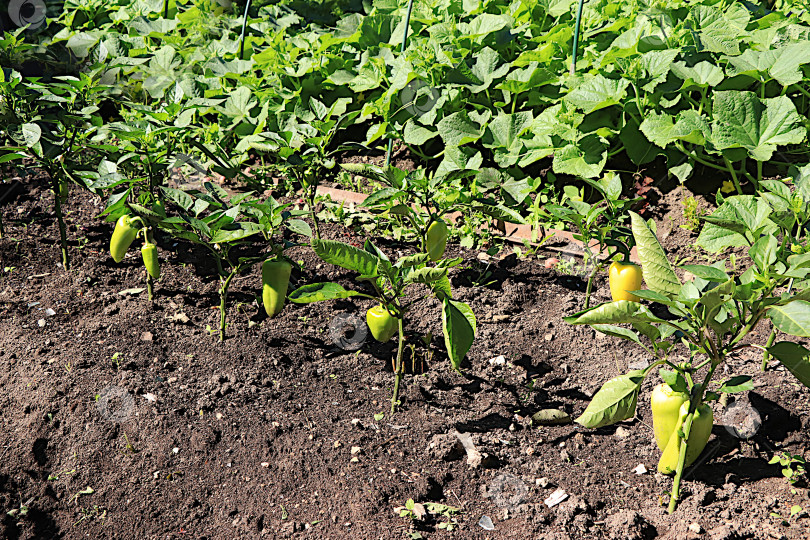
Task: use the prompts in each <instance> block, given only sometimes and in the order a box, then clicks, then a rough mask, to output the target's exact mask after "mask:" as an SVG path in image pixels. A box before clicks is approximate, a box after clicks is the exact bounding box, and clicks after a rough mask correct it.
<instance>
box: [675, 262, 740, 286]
mask: <svg viewBox="0 0 810 540" xmlns="http://www.w3.org/2000/svg"><path fill="white" fill-rule="evenodd" d="M680 268H681V270H686V271H687V272H690V273H691V274H693V275H694V276H696V277H699V278H701V279H705V280H707V281H716V282H718V283H721V282H725V281H728V279H729V278H728V274H726V273H725V272H723V271H722V270H720V269H719V268H715V267H714V266H706V265H704V264H684V265H681V266H680Z"/></svg>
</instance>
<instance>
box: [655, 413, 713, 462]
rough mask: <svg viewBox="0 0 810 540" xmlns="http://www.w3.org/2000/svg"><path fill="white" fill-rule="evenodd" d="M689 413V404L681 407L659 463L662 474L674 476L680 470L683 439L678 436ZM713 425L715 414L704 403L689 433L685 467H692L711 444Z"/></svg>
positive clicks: (696, 414)
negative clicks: (679, 461)
mask: <svg viewBox="0 0 810 540" xmlns="http://www.w3.org/2000/svg"><path fill="white" fill-rule="evenodd" d="M688 413H689V402H688V401H687V402H686V403H684V404H682V405H681V408H680V416H679V417H678V423H677V425H676V426H675V430H674V431H673V433H672V435H671V436H670V438H669V442H668V443H667V447H666V448H665V449H664V453H663V454H661V459H660V460H659V461H658V472H660V473H662V474H672V473H674V472H675V471H676V470H677V468H678V459H679V457H680V454H681V442H682V439H681V437H680V436H679V435H678V431H679V430H681V429H682V428H683V423H684V420H686V416H687V414H688ZM712 425H714V414H713V413H712V409H711V407H709V406H708V405H706V404H705V403H703V404H702V405H700V406H699V407H698V408H697V410H696V411H695V416H694V418H693V420H692V428H691V430H690V432H689V443H688V446H687V447H686V461H685V462H684V467H688V466H690V465H691V464H692V463H694V462H695V460H696V459H697V458H698V456H700V453H701V452H703V449H704V448H706V443H708V442H709V437H710V436H711V434H712Z"/></svg>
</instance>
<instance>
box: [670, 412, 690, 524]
mask: <svg viewBox="0 0 810 540" xmlns="http://www.w3.org/2000/svg"><path fill="white" fill-rule="evenodd" d="M694 418H695V412H694V411H692V412H690V413H689V414H687V415H686V419H685V420H684V422H683V428H682V429H683V437H684V438H683V442H682V443H681V449H680V450H681V452H680V454H679V455H678V468H677V469H675V478H673V480H672V495H670V497H669V507H668V508H667V512H668V513H670V514H671V513H672V512H674V511H675V507H676V506H677V505H678V498H679V497H680V494H681V493H680V492H681V477H682V476H683V470H684V468H685V467H684V465H685V464H686V448H687V446H688V445H689V432H690V431H692V420H694ZM672 436H673V437H677V436H678V434H677V433H675V434H673V435H672Z"/></svg>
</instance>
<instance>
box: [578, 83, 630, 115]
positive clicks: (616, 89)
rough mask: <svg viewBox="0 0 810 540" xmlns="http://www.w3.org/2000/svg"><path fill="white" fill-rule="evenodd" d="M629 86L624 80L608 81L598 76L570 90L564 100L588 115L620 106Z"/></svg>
mask: <svg viewBox="0 0 810 540" xmlns="http://www.w3.org/2000/svg"><path fill="white" fill-rule="evenodd" d="M629 85H630V81H628V80H626V79H608V78H607V77H605V76H604V75H601V74H599V75H596V76H595V77H592V78H590V79H588V80H586V81H585V82H583V83H582V84H580V85H579V86H577V87H576V88H574V89H573V90H571V91H570V92H569V93H568V95H566V96H565V99H566V101H568V102H570V103H572V104H574V105H576V106H577V107H579V108H580V109H582V110H583V111H585V114H588V113H592V112H593V111H597V110H599V109H603V108H605V107H610V106H611V105H618V104H620V103H621V102H622V100H623V99H624V96H625V92H626V90H627V87H628V86H629Z"/></svg>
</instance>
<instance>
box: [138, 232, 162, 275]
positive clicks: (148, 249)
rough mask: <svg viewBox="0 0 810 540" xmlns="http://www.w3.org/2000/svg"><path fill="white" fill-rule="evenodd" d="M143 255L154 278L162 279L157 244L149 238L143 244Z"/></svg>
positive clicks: (148, 270)
mask: <svg viewBox="0 0 810 540" xmlns="http://www.w3.org/2000/svg"><path fill="white" fill-rule="evenodd" d="M141 257H143V265H144V266H145V267H146V271H147V272H149V275H150V276H152V278H153V279H160V263H159V262H158V254H157V246H156V245H155V244H153V243H151V242H149V241H148V240H147V241H146V242H144V244H143V245H142V246H141Z"/></svg>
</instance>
